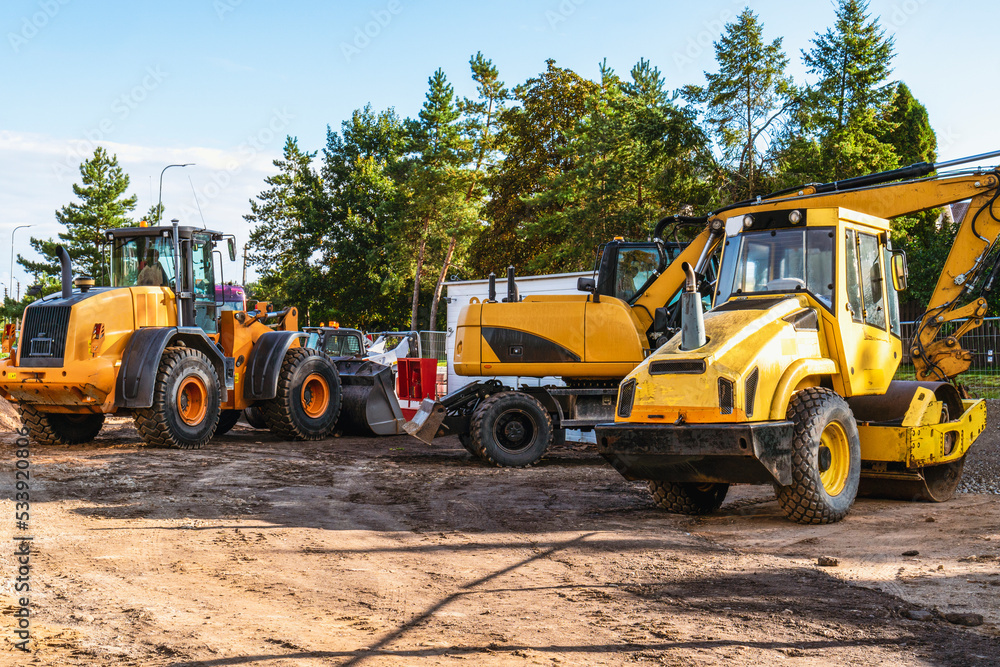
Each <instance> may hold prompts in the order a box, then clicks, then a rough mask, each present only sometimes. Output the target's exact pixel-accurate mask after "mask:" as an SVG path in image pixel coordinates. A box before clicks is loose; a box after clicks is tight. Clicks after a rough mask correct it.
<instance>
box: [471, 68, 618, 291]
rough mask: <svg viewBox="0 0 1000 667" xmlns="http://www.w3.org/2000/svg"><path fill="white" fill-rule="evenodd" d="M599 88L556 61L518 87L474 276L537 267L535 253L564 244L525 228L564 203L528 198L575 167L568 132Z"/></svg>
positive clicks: (504, 118)
mask: <svg viewBox="0 0 1000 667" xmlns="http://www.w3.org/2000/svg"><path fill="white" fill-rule="evenodd" d="M598 90H599V86H598V84H596V83H594V82H593V81H588V80H587V79H584V78H583V77H581V76H580V75H578V74H576V73H575V72H573V71H572V70H569V69H564V68H561V67H557V66H556V64H555V61H554V60H548V61H546V69H545V71H544V72H542V73H541V74H539V75H538V76H537V77H533V78H531V79H528V80H527V81H526V82H524V83H523V84H521V85H519V86H517V87H515V88H514V91H513V98H514V100H515V101H516V102H517V105H516V106H512V107H509V108H507V109H506V110H505V111H504V112H503V113H502V114H501V116H500V130H499V137H498V142H499V144H498V145H499V146H500V147H502V149H503V151H504V158H503V160H502V161H501V162H500V163H499V164H498V165H497V168H496V170H495V171H493V172H491V174H490V176H489V178H488V180H487V185H488V187H489V198H488V201H487V203H486V206H485V209H484V217H485V219H486V220H487V221H488V222H487V224H486V226H484V227H482V228H481V229H480V231H479V234H478V237H477V238H476V240H475V242H474V244H473V247H472V248H471V249H470V258H469V265H470V272H471V273H472V274H473V275H479V276H485V275H486V274H488V273H490V272H493V273H496V274H497V275H503V274H504V273H505V271H506V268H507V266H508V265H514V266H515V267H518V268H521V267H526V266H529V265H533V264H534V260H535V258H536V257H544V256H546V254H547V253H548V252H549V251H550V250H551V248H552V247H553V245H554V244H556V243H558V242H560V239H559V238H558V235H557V234H554V233H549V232H546V230H539V232H540V234H534V235H529V234H528V233H527V232H528V228H529V227H531V225H532V224H533V223H534V222H535V221H537V220H538V219H539V218H540V217H542V216H544V215H547V214H549V213H552V212H554V211H555V210H558V209H559V208H560V207H561V206H562V205H561V204H560V203H558V202H551V203H549V202H546V203H545V204H544V206H543V205H541V204H539V203H537V202H532V203H529V202H531V200H532V198H533V197H534V196H535V195H537V194H538V193H540V192H542V191H544V189H545V186H544V185H543V184H544V183H545V182H548V181H550V180H551V179H553V178H555V177H556V176H557V175H558V174H561V173H565V172H567V171H570V170H571V169H572V168H573V161H572V158H571V157H569V156H568V155H567V154H566V153H565V152H564V148H565V146H566V144H567V143H568V141H569V136H568V133H569V132H571V131H572V130H573V128H575V127H576V124H577V122H578V120H579V118H580V117H581V116H583V115H584V114H585V113H586V108H587V104H588V98H589V97H591V96H592V95H595V94H597V93H598ZM536 229H537V228H536Z"/></svg>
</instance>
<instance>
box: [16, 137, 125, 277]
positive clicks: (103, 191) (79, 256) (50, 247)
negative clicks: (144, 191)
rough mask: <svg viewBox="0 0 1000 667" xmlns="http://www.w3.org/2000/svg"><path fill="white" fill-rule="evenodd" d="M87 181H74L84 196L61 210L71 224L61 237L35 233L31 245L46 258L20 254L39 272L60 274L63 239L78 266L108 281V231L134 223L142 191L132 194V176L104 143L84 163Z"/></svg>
mask: <svg viewBox="0 0 1000 667" xmlns="http://www.w3.org/2000/svg"><path fill="white" fill-rule="evenodd" d="M80 177H81V184H79V185H78V184H74V185H73V194H74V195H76V197H77V199H79V202H72V203H70V204H67V205H66V206H63V207H62V208H61V209H59V210H58V211H56V220H57V221H58V222H59V223H60V224H61V225H63V226H65V227H66V231H65V232H60V233H59V235H58V236H59V240H58V241H57V240H54V239H47V240H45V239H37V238H32V239H31V247H32V248H34V249H35V251H36V252H38V253H39V254H40V255H42V257H43V260H42V261H40V262H35V261H31V260H27V259H25V258H24V257H22V256H21V255H20V254H18V256H17V261H18V263H19V264H20V265H21V266H23V267H24V269H25V270H26V271H27V272H28V273H32V274H34V275H35V277H36V278H39V277H41V276H46V275H48V276H52V275H58V273H59V259H58V258H57V257H56V247H57V246H59V245H62V246H63V247H64V248H66V252H67V253H69V256H70V259H71V260H72V261H73V267H74V269H75V270H76V271H77V272H78V273H81V274H84V273H85V274H87V275H90V276H91V277H93V278H94V279H95V280H96V281H97V284H98V285H107V284H108V280H109V276H108V272H107V270H106V267H105V254H104V252H103V250H102V248H103V247H104V243H105V237H104V231H105V230H106V229H112V228H117V227H128V226H129V225H131V224H133V223H132V220H131V219H130V218H129V217H128V214H129V213H130V212H131V211H132V210H133V209H135V204H136V200H137V198H136V196H135V195H133V196H131V197H126V196H125V192H126V190H128V186H129V177H128V175H127V174H126V173H125V172H124V170H122V168H121V166H119V164H118V157H117V156H115V155H108V153H107V151H105V150H104V148H102V147H100V146H98V147H97V149H96V150H94V157H92V158H91V159H89V160H86V161H85V162H83V163H82V164H81V165H80Z"/></svg>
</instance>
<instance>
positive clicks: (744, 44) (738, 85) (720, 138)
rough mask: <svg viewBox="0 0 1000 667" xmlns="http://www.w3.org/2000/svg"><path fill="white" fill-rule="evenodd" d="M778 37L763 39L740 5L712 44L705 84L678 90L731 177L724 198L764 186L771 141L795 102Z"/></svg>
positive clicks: (757, 22) (754, 191)
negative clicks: (695, 108)
mask: <svg viewBox="0 0 1000 667" xmlns="http://www.w3.org/2000/svg"><path fill="white" fill-rule="evenodd" d="M781 41H782V40H781V38H780V37H778V38H776V39H775V40H774V41H772V42H771V43H770V44H768V43H766V42H765V41H764V27H763V25H762V24H761V22H760V20H759V19H758V18H757V15H756V14H754V13H753V12H752V11H751V10H750V8H749V7H748V8H746V9H744V10H743V12H742V13H741V14H740V15H739V17H737V19H736V21H735V22H734V23H729V24H727V25H726V27H725V32H724V33H723V35H722V37H721V38H720V39H719V41H718V42H716V43H715V60H716V62H717V63H718V65H719V69H718V71H717V72H715V73H709V72H706V73H705V78H706V80H707V83H706V85H705V86H686V87H685V88H684V94H685V96H686V97H687V98H688V100H690V101H691V102H693V103H695V104H697V105H699V106H701V108H702V109H703V110H704V113H705V122H706V124H707V125H708V127H709V128H710V130H711V133H712V135H713V137H714V138H715V142H716V144H717V145H718V147H719V150H720V151H721V154H722V161H723V163H724V164H725V165H726V167H727V168H728V169H729V170H730V173H731V177H732V178H733V179H734V181H735V182H734V183H733V187H732V191H731V192H730V195H729V197H730V198H732V199H746V198H749V197H752V196H753V195H756V194H761V192H762V191H766V190H767V189H768V187H769V186H770V183H769V182H768V181H767V176H768V171H769V170H772V169H773V164H772V162H773V159H774V151H773V148H774V147H775V143H776V142H775V140H776V138H777V137H778V136H779V134H780V132H781V130H782V125H783V122H784V121H785V120H786V119H787V118H788V116H789V112H790V111H791V110H792V109H793V108H794V107H795V106H796V105H797V104H798V103H799V98H798V93H797V91H796V90H795V88H794V86H793V85H792V81H791V78H790V77H787V76H785V68H786V67H787V66H788V58H787V57H786V56H785V53H784V51H783V50H782V48H781Z"/></svg>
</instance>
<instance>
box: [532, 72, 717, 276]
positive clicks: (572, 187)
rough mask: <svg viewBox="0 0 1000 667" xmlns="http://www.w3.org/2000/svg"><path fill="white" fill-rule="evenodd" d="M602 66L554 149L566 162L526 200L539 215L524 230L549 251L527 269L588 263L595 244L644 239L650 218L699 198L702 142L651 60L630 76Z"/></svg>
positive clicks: (687, 111) (576, 267) (581, 266)
mask: <svg viewBox="0 0 1000 667" xmlns="http://www.w3.org/2000/svg"><path fill="white" fill-rule="evenodd" d="M601 69H602V76H601V87H600V89H599V91H598V92H597V93H596V94H594V95H591V96H589V97H588V98H587V100H586V103H585V112H584V114H582V115H581V117H580V119H579V121H578V123H577V125H576V127H575V128H573V129H572V130H568V131H567V142H566V144H565V145H564V146H563V148H562V149H561V151H560V152H561V154H562V155H563V157H564V159H565V161H566V162H567V163H569V164H571V165H572V166H571V167H570V168H568V169H567V170H566V171H563V172H561V173H557V174H556V175H555V176H554V177H552V178H551V179H548V180H546V181H544V182H543V183H542V185H543V188H544V189H543V190H542V191H540V192H538V193H537V194H535V195H534V196H533V197H532V198H531V200H530V203H531V205H532V206H533V207H536V208H537V209H539V210H541V211H543V213H540V214H539V216H538V219H537V220H535V221H531V222H528V223H526V224H525V230H526V232H527V234H528V236H529V238H546V239H548V240H549V248H548V251H547V252H546V253H545V254H544V255H539V256H536V257H535V258H534V259H533V260H532V261H531V262H530V263H529V265H528V269H529V270H532V271H572V270H583V269H587V268H590V267H592V266H593V262H594V257H595V255H596V253H597V250H598V248H599V246H600V244H601V243H603V242H606V241H608V240H610V239H611V238H612V237H614V236H623V237H625V238H643V237H646V236H647V235H648V234H649V232H650V227H651V224H652V222H653V221H655V220H657V219H658V218H660V217H662V216H663V215H664V214H666V213H672V212H676V211H678V210H679V209H684V208H685V207H690V206H691V205H692V204H694V203H696V202H695V200H696V199H699V198H700V197H702V198H703V194H704V193H699V192H698V188H697V187H695V186H696V185H699V184H700V183H701V180H700V179H699V178H698V177H697V176H698V173H697V171H698V165H699V164H702V163H703V161H704V156H705V155H706V154H707V151H706V139H705V136H704V134H703V133H702V132H701V131H700V130H699V129H698V127H697V125H696V124H695V122H694V120H695V119H694V112H693V111H692V110H691V109H680V108H678V107H677V106H675V105H674V104H673V102H672V101H671V99H670V97H669V96H668V94H667V93H666V92H665V90H664V82H663V78H662V76H661V75H660V72H659V70H657V69H656V68H655V67H652V66H651V65H650V63H649V61H646V60H641V61H640V62H639V63H638V64H636V66H635V67H633V69H632V71H631V80H629V81H622V80H621V79H620V78H619V77H618V76H617V75H616V74H615V73H614V72H613V71H612V70H611V69H610V68H608V67H607V65H606V64H602V68H601ZM698 203H701V202H698Z"/></svg>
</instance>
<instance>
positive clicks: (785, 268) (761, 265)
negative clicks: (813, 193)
mask: <svg viewBox="0 0 1000 667" xmlns="http://www.w3.org/2000/svg"><path fill="white" fill-rule="evenodd" d="M833 245H834V244H833V229H832V228H829V227H809V228H805V229H802V228H799V229H772V230H763V231H756V232H746V233H743V234H740V235H739V236H736V237H730V238H729V240H728V241H727V242H726V247H725V251H724V253H723V258H722V268H721V270H720V279H719V288H718V289H719V292H718V297H717V298H716V304H721V303H724V302H725V301H727V300H728V299H730V298H731V297H733V296H737V295H743V294H764V293H768V292H784V293H794V292H801V291H807V292H809V293H811V294H812V295H813V296H815V297H816V299H817V300H818V301H819V302H820V303H822V304H823V305H824V306H826V307H827V308H829V309H831V310H832V309H833V267H834V262H833V259H834V258H833Z"/></svg>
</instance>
